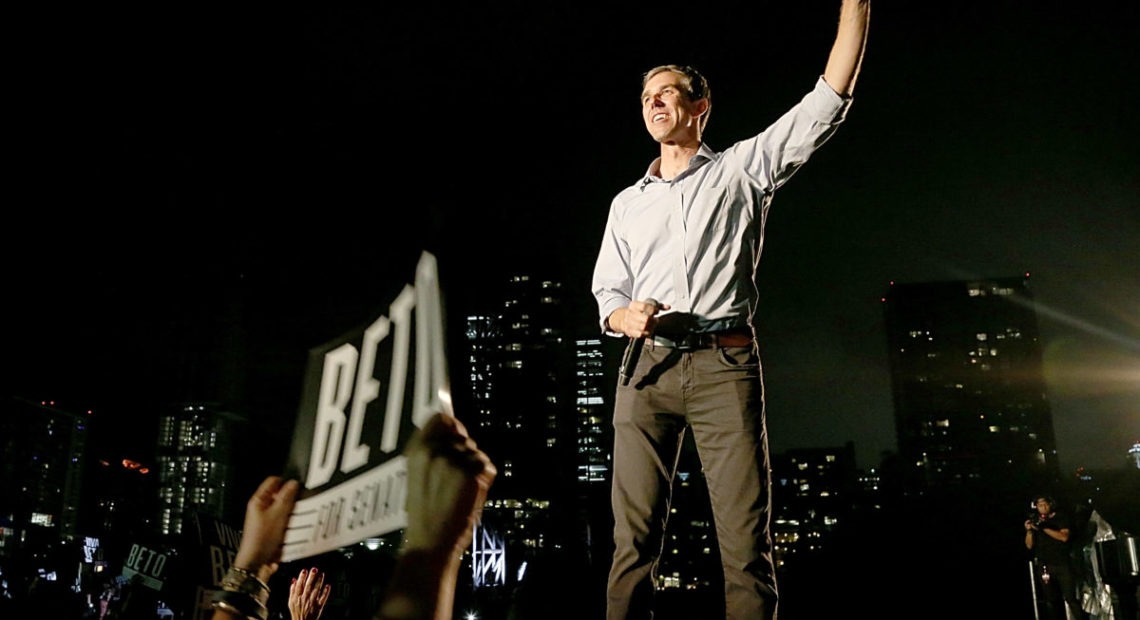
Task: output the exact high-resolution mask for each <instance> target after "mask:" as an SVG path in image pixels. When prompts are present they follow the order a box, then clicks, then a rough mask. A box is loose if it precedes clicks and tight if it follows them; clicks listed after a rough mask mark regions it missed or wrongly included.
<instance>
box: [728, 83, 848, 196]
mask: <svg viewBox="0 0 1140 620" xmlns="http://www.w3.org/2000/svg"><path fill="white" fill-rule="evenodd" d="M850 105H851V98H850V97H842V96H840V95H839V94H838V93H836V92H835V91H834V90H832V88H831V87H830V86H828V85H827V82H825V81H824V79H823V76H820V78H819V79H818V80H816V83H815V88H813V89H812V90H811V91H810V92H809V93H808V94H807V95H805V96H804V98H803V99H802V100H800V102H799V103H798V104H796V105H795V106H794V107H793V108H792V109H791V110H788V111H787V112H786V113H785V114H784V115H783V116H781V117H780V118H779V120H777V121H776V122H775V123H772V125H771V126H769V127H768V128H767V129H765V130H764V131H763V133H761V134H760V135H758V136H756V137H754V138H750V139H748V140H743V141H741V142H738V143H736V144H735V145H733V146H732V148H730V149H729V150H728V151H726V152H725V156H727V157H729V158H732V159H735V160H736V161H737V162H738V163H739V165H740V166H742V167H743V168H744V170H745V172H746V173H747V174H748V175H749V176H750V177H751V178H752V179H754V180H755V181H756V182H757V183H758V185H759V189H760V190H761V191H763V192H766V193H770V192H773V191H775V190H776V189H777V188H778V187H780V186H781V185H783V184H784V182H785V181H787V180H788V179H790V178H791V177H792V175H793V174H795V172H796V170H798V169H799V167H800V166H801V165H802V164H803V163H804V162H806V161H807V160H808V158H809V157H810V156H811V154H812V153H814V152H815V150H816V149H817V148H819V147H820V146H822V145H823V143H824V142H827V140H828V138H830V137H831V135H832V134H833V133H835V129H836V128H837V127H838V126H839V124H840V123H842V122H843V119H844V118H845V117H846V114H847V109H848V108H849V107H850Z"/></svg>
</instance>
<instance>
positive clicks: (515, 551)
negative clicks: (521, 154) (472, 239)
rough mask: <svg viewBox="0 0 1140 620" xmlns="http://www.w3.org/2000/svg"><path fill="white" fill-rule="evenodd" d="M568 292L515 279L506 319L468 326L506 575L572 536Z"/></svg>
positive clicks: (493, 531)
mask: <svg viewBox="0 0 1140 620" xmlns="http://www.w3.org/2000/svg"><path fill="white" fill-rule="evenodd" d="M562 294H563V291H562V284H561V283H560V282H558V281H555V280H550V279H541V278H535V277H532V276H528V275H515V276H513V277H510V278H508V279H507V281H506V282H505V284H504V287H503V289H502V295H501V297H500V298H499V299H501V301H500V302H499V303H500V305H499V308H498V310H497V311H489V312H484V313H481V314H479V315H472V316H468V317H467V334H466V335H467V345H468V349H467V353H468V357H467V362H468V368H467V370H468V377H469V379H470V389H471V392H472V394H471V397H472V401H471V402H472V405H473V409H474V411H473V412H472V414H471V415H473V416H474V419H473V420H472V426H474V427H475V430H473V433H477V435H476V438H477V441H478V442H479V446H480V448H482V449H483V450H484V451H486V452H487V454H488V456H490V458H491V460H492V461H493V462H494V463H495V465H496V467H497V469H498V472H499V473H498V476H497V477H496V479H495V484H494V486H493V487H492V488H491V492H490V496H489V497H488V501H487V503H486V505H485V506H484V509H483V524H482V526H483V527H484V528H485V533H486V534H487V535H488V536H497V537H501V538H502V540H503V541H504V544H505V551H506V557H507V558H508V560H507V561H508V563H509V564H512V568H509V569H508V570H507V571H506V573H507V574H508V575H513V574H516V573H514V571H515V570H517V567H518V566H519V565H520V563H521V562H522V561H525V558H526V557H527V556H528V555H530V554H542V553H544V552H546V551H549V550H550V548H551V547H552V545H554V544H557V543H555V542H554V539H560V540H565V539H566V537H567V536H569V535H570V534H569V532H568V531H567V530H568V527H567V526H566V525H565V523H567V522H568V521H565V520H570V519H572V515H573V513H572V511H570V510H569V508H570V503H571V502H572V501H573V479H574V475H575V466H574V459H573V457H574V454H575V441H574V440H575V420H574V411H575V410H574V402H575V401H574V395H575V391H574V368H575V366H574V343H573V341H572V340H571V339H570V338H568V337H567V336H566V335H565V334H566V331H567V328H566V326H567V320H566V317H565V316H564V309H563V299H562Z"/></svg>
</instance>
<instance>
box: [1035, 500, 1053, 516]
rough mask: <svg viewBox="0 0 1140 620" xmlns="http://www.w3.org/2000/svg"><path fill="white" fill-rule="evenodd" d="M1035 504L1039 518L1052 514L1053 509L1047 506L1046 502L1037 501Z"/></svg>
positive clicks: (1047, 502)
mask: <svg viewBox="0 0 1140 620" xmlns="http://www.w3.org/2000/svg"><path fill="white" fill-rule="evenodd" d="M1036 504H1037V513H1038V514H1040V515H1041V516H1045V515H1047V514H1049V513H1050V512H1053V507H1052V506H1050V505H1049V501H1048V500H1044V499H1039V500H1037V502H1036Z"/></svg>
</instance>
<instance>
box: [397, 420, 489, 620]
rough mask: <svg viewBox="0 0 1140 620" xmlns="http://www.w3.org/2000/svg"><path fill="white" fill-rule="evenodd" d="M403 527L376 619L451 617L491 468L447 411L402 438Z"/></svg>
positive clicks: (483, 455)
mask: <svg viewBox="0 0 1140 620" xmlns="http://www.w3.org/2000/svg"><path fill="white" fill-rule="evenodd" d="M404 453H405V455H406V456H407V459H408V504H407V510H408V528H407V530H406V531H405V536H404V544H403V546H402V547H401V549H400V558H399V560H398V561H397V563H396V569H395V572H394V574H393V577H392V581H391V583H390V584H389V587H388V590H387V593H386V595H385V597H384V601H383V603H382V604H381V607H380V611H379V612H377V615H376V617H377V618H379V619H381V620H397V619H399V620H409V619H415V620H429V619H431V620H434V619H441V620H442V619H444V618H451V610H452V604H453V603H454V598H455V582H456V578H457V575H458V573H459V562H460V558H461V556H462V553H463V549H464V548H465V547H466V546H467V545H468V543H470V542H471V535H472V531H473V529H474V527H475V522H476V521H477V520H478V518H479V513H480V512H481V511H482V509H483V502H484V500H486V498H487V490H488V489H489V488H490V487H491V483H492V482H493V481H494V479H495V473H496V471H495V466H494V465H493V464H492V463H491V460H490V459H489V458H487V455H486V454H484V453H483V452H482V451H481V450H479V448H478V446H477V445H476V444H475V441H474V440H472V439H471V438H470V437H469V436H468V435H467V429H466V428H464V426H463V424H462V423H461V422H460V421H459V420H457V419H455V418H454V417H452V416H448V415H443V414H436V415H435V416H434V417H432V418H431V419H430V420H428V422H427V424H425V425H424V426H423V428H421V429H420V430H419V431H418V432H417V433H416V434H415V435H414V436H413V437H412V439H411V440H410V441H409V442H408V446H407V448H406V449H405V452H404Z"/></svg>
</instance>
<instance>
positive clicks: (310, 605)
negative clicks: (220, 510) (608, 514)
mask: <svg viewBox="0 0 1140 620" xmlns="http://www.w3.org/2000/svg"><path fill="white" fill-rule="evenodd" d="M404 454H405V456H406V457H407V460H408V496H407V513H408V527H407V529H406V530H405V533H404V544H403V545H402V546H401V549H400V557H399V559H398V561H397V563H396V568H395V571H394V574H393V577H392V580H391V582H390V583H389V585H388V589H387V593H386V595H385V597H384V600H383V602H382V603H381V608H380V610H379V611H377V613H376V618H380V619H383V620H397V619H398V620H412V619H414V620H420V619H422V620H428V619H431V620H435V619H440V620H442V619H445V618H450V617H451V610H452V605H453V603H454V598H455V583H456V579H457V577H458V573H459V563H460V558H461V557H462V553H463V549H464V548H465V547H466V546H467V544H468V543H470V542H471V535H472V531H473V529H474V526H475V522H476V521H477V520H478V518H479V513H480V512H481V511H482V508H483V502H484V501H485V500H486V498H487V490H488V489H489V488H490V487H491V483H492V481H494V479H495V473H496V471H495V466H494V465H493V464H492V463H491V460H490V459H489V458H488V457H487V455H486V454H484V453H483V452H482V451H481V450H479V448H478V446H476V444H475V442H474V440H472V439H471V438H470V437H469V436H468V435H467V430H466V428H464V426H463V424H462V423H461V422H460V421H459V420H457V419H455V418H454V417H452V416H449V415H444V414H436V415H435V416H434V417H432V418H431V419H430V420H428V422H427V423H426V424H425V425H424V426H423V428H421V429H420V430H419V431H417V432H416V434H415V435H413V436H412V438H411V440H409V442H408V445H407V447H406V448H405V450H404ZM298 490H299V484H298V483H297V481H295V480H290V481H288V482H283V481H282V479H281V478H279V477H277V476H270V477H269V478H266V479H265V481H264V482H262V483H261V486H260V487H258V489H257V491H256V492H254V494H253V496H252V497H251V498H250V499H249V503H247V504H246V514H245V526H244V530H243V531H242V538H241V543H240V544H239V546H238V553H237V555H236V556H235V558H234V564H233V568H231V569H230V571H229V572H228V573H227V574H226V577H225V578H224V579H223V580H222V591H221V592H219V594H218V595H217V596H216V597H215V599H214V616H213V617H214V620H228V619H230V618H262V619H264V618H266V617H268V610H267V609H266V606H265V604H266V601H267V600H268V599H269V586H268V585H267V583H268V580H269V577H270V576H272V575H273V573H274V572H275V571H276V570H277V562H278V560H279V559H280V558H281V546H282V544H283V543H284V540H285V529H286V527H287V526H288V524H289V516H290V515H291V514H292V512H293V506H294V504H295V503H296V498H297V492H298ZM330 589H331V588H330V587H329V586H328V585H327V584H324V576H323V575H321V574H320V573H319V571H317V570H316V569H312V570H310V571H304V570H302V571H301V574H300V576H299V577H298V578H297V579H296V580H294V582H293V584H292V586H291V587H290V590H289V612H290V614H291V615H292V616H293V620H317V619H318V618H319V617H320V615H321V613H322V611H323V609H324V606H325V603H326V602H327V601H328V596H329V591H330ZM306 614H307V615H306Z"/></svg>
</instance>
